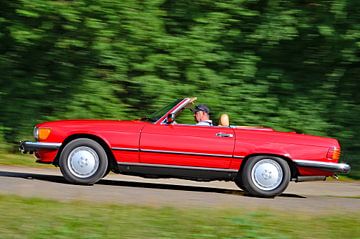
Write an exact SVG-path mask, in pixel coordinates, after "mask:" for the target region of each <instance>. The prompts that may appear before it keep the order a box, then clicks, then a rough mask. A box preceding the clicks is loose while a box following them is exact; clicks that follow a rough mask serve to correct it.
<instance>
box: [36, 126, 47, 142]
mask: <svg viewBox="0 0 360 239" xmlns="http://www.w3.org/2000/svg"><path fill="white" fill-rule="evenodd" d="M50 133H51V129H49V128H36V127H35V128H34V137H35V139H36V140H46V139H47V138H48V137H49V135H50Z"/></svg>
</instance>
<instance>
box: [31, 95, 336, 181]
mask: <svg viewBox="0 0 360 239" xmlns="http://www.w3.org/2000/svg"><path fill="white" fill-rule="evenodd" d="M188 102H189V98H185V99H183V100H182V101H179V102H178V103H177V104H176V105H175V106H174V107H173V108H171V109H170V110H169V111H168V112H167V113H166V114H164V115H163V116H162V117H160V118H159V119H158V120H157V121H156V122H154V123H150V122H146V121H140V120H133V121H120V120H61V121H52V122H45V123H42V124H38V125H37V126H36V127H37V128H49V129H51V134H50V135H49V137H48V138H47V139H46V140H42V141H41V140H40V142H48V143H59V144H62V146H61V147H60V148H56V149H38V150H36V151H35V155H36V157H37V158H38V162H41V163H56V158H57V157H58V156H59V153H60V152H61V150H62V148H63V147H64V145H65V144H66V142H67V141H68V140H69V139H72V138H75V137H80V136H81V137H92V138H96V139H98V140H100V141H101V142H103V143H104V144H105V145H106V147H107V148H108V149H109V151H110V152H111V153H112V155H113V157H114V159H115V161H116V162H117V163H139V164H144V165H173V166H188V167H199V168H210V169H211V168H214V169H230V170H239V169H240V168H241V165H242V163H243V162H244V160H247V158H249V156H252V155H274V156H279V157H282V158H284V159H287V160H288V161H289V162H290V163H291V162H293V165H295V168H296V171H297V176H311V175H316V176H331V175H333V174H334V173H333V172H330V171H328V170H324V169H322V168H316V167H313V168H312V167H303V166H302V165H296V163H295V161H296V160H299V161H301V162H303V161H306V162H308V161H314V162H323V163H337V161H338V160H336V159H332V158H328V157H327V153H328V151H329V149H330V148H338V149H340V145H339V143H338V141H337V140H336V139H332V138H325V137H318V136H310V135H303V134H296V133H293V132H291V133H285V132H277V131H274V130H273V129H270V128H257V127H219V126H212V127H204V126H195V125H181V124H166V123H164V122H165V121H166V117H167V116H168V115H169V114H171V113H177V112H179V111H180V110H183V109H184V108H182V107H184V106H185V105H186V104H187V103H188Z"/></svg>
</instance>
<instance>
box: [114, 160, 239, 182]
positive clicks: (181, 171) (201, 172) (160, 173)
mask: <svg viewBox="0 0 360 239" xmlns="http://www.w3.org/2000/svg"><path fill="white" fill-rule="evenodd" d="M118 167H119V170H120V173H122V174H128V175H136V176H143V177H150V178H182V179H189V180H196V181H212V180H226V181H233V180H234V179H235V177H236V175H237V173H238V171H237V170H234V169H218V168H202V167H187V166H176V165H163V164H144V163H123V162H120V163H118Z"/></svg>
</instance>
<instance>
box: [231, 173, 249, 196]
mask: <svg viewBox="0 0 360 239" xmlns="http://www.w3.org/2000/svg"><path fill="white" fill-rule="evenodd" d="M234 182H235V184H236V186H238V187H239V188H240V189H241V190H243V191H244V192H246V188H245V187H244V183H243V181H242V178H241V174H238V175H237V176H236V177H235V180H234Z"/></svg>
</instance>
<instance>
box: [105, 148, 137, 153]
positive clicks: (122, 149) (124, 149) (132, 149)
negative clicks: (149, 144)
mask: <svg viewBox="0 0 360 239" xmlns="http://www.w3.org/2000/svg"><path fill="white" fill-rule="evenodd" d="M111 149H112V150H121V151H134V152H138V151H140V150H139V149H135V148H119V147H113V148H111Z"/></svg>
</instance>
